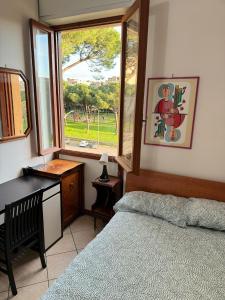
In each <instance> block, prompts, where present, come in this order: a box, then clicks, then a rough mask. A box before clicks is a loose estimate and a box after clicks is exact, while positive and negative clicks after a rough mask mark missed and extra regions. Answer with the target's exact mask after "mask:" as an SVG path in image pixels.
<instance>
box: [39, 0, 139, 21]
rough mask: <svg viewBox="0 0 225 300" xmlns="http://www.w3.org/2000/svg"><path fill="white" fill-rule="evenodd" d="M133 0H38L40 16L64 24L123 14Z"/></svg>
mask: <svg viewBox="0 0 225 300" xmlns="http://www.w3.org/2000/svg"><path fill="white" fill-rule="evenodd" d="M132 2H133V0H82V1H76V0H75V1H74V0H40V17H41V19H42V20H43V21H46V22H48V23H50V24H65V23H72V22H78V21H85V20H88V19H94V18H96V19H97V18H103V17H108V16H113V15H120V14H123V13H124V12H125V10H126V8H127V7H129V6H131V4H132Z"/></svg>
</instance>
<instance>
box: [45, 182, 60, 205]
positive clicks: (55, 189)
mask: <svg viewBox="0 0 225 300" xmlns="http://www.w3.org/2000/svg"><path fill="white" fill-rule="evenodd" d="M59 192H60V184H58V185H56V186H53V187H52V188H51V189H49V190H47V191H45V192H44V193H43V201H44V200H46V199H48V198H50V197H52V196H53V195H55V194H57V193H59Z"/></svg>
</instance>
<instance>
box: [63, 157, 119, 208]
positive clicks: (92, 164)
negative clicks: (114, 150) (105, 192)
mask: <svg viewBox="0 0 225 300" xmlns="http://www.w3.org/2000/svg"><path fill="white" fill-rule="evenodd" d="M60 158H62V159H68V160H74V161H80V162H83V163H85V167H84V181H85V208H86V209H89V210H90V209H91V205H92V204H93V203H94V202H95V200H96V190H95V188H93V187H92V184H91V182H92V181H93V180H95V179H96V178H97V177H99V176H100V175H101V173H102V165H101V164H100V163H99V162H98V160H93V159H87V158H82V157H71V156H67V155H60ZM107 168H108V173H109V175H112V176H117V175H118V167H117V164H115V163H109V164H108V166H107Z"/></svg>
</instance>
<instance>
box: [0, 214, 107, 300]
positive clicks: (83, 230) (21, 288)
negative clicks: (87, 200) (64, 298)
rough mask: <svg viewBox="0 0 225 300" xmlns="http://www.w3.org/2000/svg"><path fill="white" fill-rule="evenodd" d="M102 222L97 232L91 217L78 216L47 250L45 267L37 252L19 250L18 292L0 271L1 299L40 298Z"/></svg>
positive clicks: (16, 274)
mask: <svg viewBox="0 0 225 300" xmlns="http://www.w3.org/2000/svg"><path fill="white" fill-rule="evenodd" d="M103 226H104V225H103V223H102V222H101V221H100V220H98V222H97V232H94V225H93V218H92V217H90V216H87V215H84V216H82V217H80V218H78V219H76V220H75V221H74V222H73V223H72V224H71V225H70V226H69V227H67V228H66V230H65V231H64V236H63V238H62V239H61V240H60V241H59V242H58V243H56V244H55V245H54V246H53V247H52V248H51V249H49V250H48V251H47V253H46V261H47V268H46V269H42V268H41V262H40V259H39V256H38V254H36V253H35V252H31V251H30V250H24V252H22V253H19V255H18V257H17V258H16V260H15V263H14V267H13V270H14V276H15V280H16V286H17V290H18V294H17V295H16V296H14V297H13V296H12V294H11V290H10V288H9V284H8V278H7V276H5V275H4V274H3V273H1V272H0V300H7V299H13V300H20V299H21V300H38V299H39V298H40V297H41V296H42V295H43V294H44V293H45V292H46V290H47V289H48V287H49V286H50V285H51V284H52V283H53V282H54V280H55V279H56V278H58V276H59V275H60V274H62V273H63V272H64V270H65V268H66V267H67V266H68V265H69V264H70V262H71V261H72V260H73V259H74V257H75V256H76V255H77V254H78V253H79V252H80V251H81V250H82V249H83V248H84V247H85V246H86V245H87V244H88V243H89V242H90V241H91V240H92V239H93V238H94V237H95V236H96V234H97V233H98V232H99V231H100V230H101V229H102V228H103Z"/></svg>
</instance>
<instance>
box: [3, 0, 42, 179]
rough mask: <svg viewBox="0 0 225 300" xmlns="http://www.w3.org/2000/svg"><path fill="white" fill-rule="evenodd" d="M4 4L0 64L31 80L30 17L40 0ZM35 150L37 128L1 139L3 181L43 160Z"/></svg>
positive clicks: (36, 10) (8, 1)
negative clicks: (14, 138)
mask: <svg viewBox="0 0 225 300" xmlns="http://www.w3.org/2000/svg"><path fill="white" fill-rule="evenodd" d="M0 7H1V9H0V66H1V67H5V66H7V67H8V68H14V69H20V70H22V71H23V72H24V73H25V75H26V76H27V77H28V79H29V80H30V82H31V64H30V57H31V56H30V42H29V41H30V36H29V23H28V20H29V18H34V19H37V18H38V15H37V13H38V7H37V0H20V1H15V0H7V1H5V0H0ZM32 90H33V89H32V87H31V92H32ZM32 103H33V97H32ZM32 106H33V105H32ZM33 123H35V119H34V111H33ZM34 125H35V124H34ZM35 153H36V139H35V132H34V130H32V134H31V135H30V136H29V137H28V138H26V139H22V140H18V141H14V142H8V143H0V183H2V182H5V181H7V180H10V179H13V178H15V177H17V176H19V175H20V171H21V168H22V167H25V166H27V165H34V164H38V163H43V158H38V157H36V154H35Z"/></svg>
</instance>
